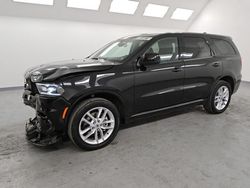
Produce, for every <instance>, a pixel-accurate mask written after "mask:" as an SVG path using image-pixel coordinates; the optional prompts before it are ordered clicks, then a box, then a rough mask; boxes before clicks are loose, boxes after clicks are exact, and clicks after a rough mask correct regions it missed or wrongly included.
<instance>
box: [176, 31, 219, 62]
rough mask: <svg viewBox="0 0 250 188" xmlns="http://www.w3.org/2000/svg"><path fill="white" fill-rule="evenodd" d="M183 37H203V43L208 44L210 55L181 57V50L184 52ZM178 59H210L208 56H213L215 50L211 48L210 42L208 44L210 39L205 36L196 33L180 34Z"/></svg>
mask: <svg viewBox="0 0 250 188" xmlns="http://www.w3.org/2000/svg"><path fill="white" fill-rule="evenodd" d="M184 38H199V39H203V40H204V41H205V44H206V45H207V46H208V48H209V49H210V56H209V57H199V58H183V57H181V55H182V52H184V51H185V50H184V49H185V47H184ZM180 43H181V44H180V54H179V56H180V59H181V60H183V61H192V60H201V59H210V58H213V57H214V56H215V52H214V50H213V48H212V47H211V44H210V40H209V39H208V38H207V36H204V35H203V36H202V35H200V36H199V35H197V36H194V35H182V36H181V37H180Z"/></svg>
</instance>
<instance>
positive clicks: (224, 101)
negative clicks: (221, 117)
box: [204, 80, 232, 114]
mask: <svg viewBox="0 0 250 188" xmlns="http://www.w3.org/2000/svg"><path fill="white" fill-rule="evenodd" d="M231 95H232V89H231V85H230V84H229V83H228V82H226V81H223V80H221V81H219V82H218V83H217V84H216V86H215V87H214V90H213V91H212V92H211V94H210V97H209V99H208V101H207V102H206V103H205V104H204V108H205V110H206V111H207V112H208V113H211V114H220V113H223V112H224V111H225V110H226V109H227V108H228V105H229V103H230V100H231Z"/></svg>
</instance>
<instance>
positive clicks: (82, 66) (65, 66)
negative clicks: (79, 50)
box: [25, 59, 120, 81]
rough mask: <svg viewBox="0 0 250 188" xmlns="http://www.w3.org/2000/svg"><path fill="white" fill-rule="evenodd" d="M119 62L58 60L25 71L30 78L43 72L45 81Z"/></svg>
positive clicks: (99, 68)
mask: <svg viewBox="0 0 250 188" xmlns="http://www.w3.org/2000/svg"><path fill="white" fill-rule="evenodd" d="M119 64H120V63H117V62H110V61H107V60H103V59H99V60H95V59H78V60H66V61H58V62H54V63H50V64H43V65H39V66H36V67H32V68H30V69H28V70H27V71H26V72H25V78H26V79H27V78H30V76H31V75H32V73H34V72H37V71H38V72H40V73H41V74H42V76H43V81H52V80H54V79H57V78H59V77H62V76H65V75H68V74H73V73H81V72H93V71H103V70H107V69H110V68H112V67H113V66H114V65H119Z"/></svg>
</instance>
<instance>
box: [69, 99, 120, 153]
mask: <svg viewBox="0 0 250 188" xmlns="http://www.w3.org/2000/svg"><path fill="white" fill-rule="evenodd" d="M98 116H99V117H98ZM104 116H105V117H104ZM119 126H120V115H119V112H118V110H117V108H116V106H115V105H114V104H113V103H111V102H110V101H108V100H106V99H103V98H92V99H88V100H86V101H84V102H82V103H81V104H79V105H78V106H77V107H76V108H75V110H74V111H73V113H72V114H71V117H70V120H69V127H68V135H69V138H70V139H71V141H72V142H73V143H74V144H75V145H76V146H78V147H79V148H81V149H83V150H97V149H100V148H103V147H105V146H107V145H108V144H110V143H111V142H112V141H113V140H114V138H115V137H116V135H117V133H118V131H119ZM96 135H97V136H96Z"/></svg>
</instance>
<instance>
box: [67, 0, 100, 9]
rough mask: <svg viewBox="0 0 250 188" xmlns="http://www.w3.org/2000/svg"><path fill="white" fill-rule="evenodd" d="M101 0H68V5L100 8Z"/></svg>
mask: <svg viewBox="0 0 250 188" xmlns="http://www.w3.org/2000/svg"><path fill="white" fill-rule="evenodd" d="M100 3H101V0H68V4H67V7H70V8H81V9H88V10H98V9H99V6H100Z"/></svg>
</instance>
